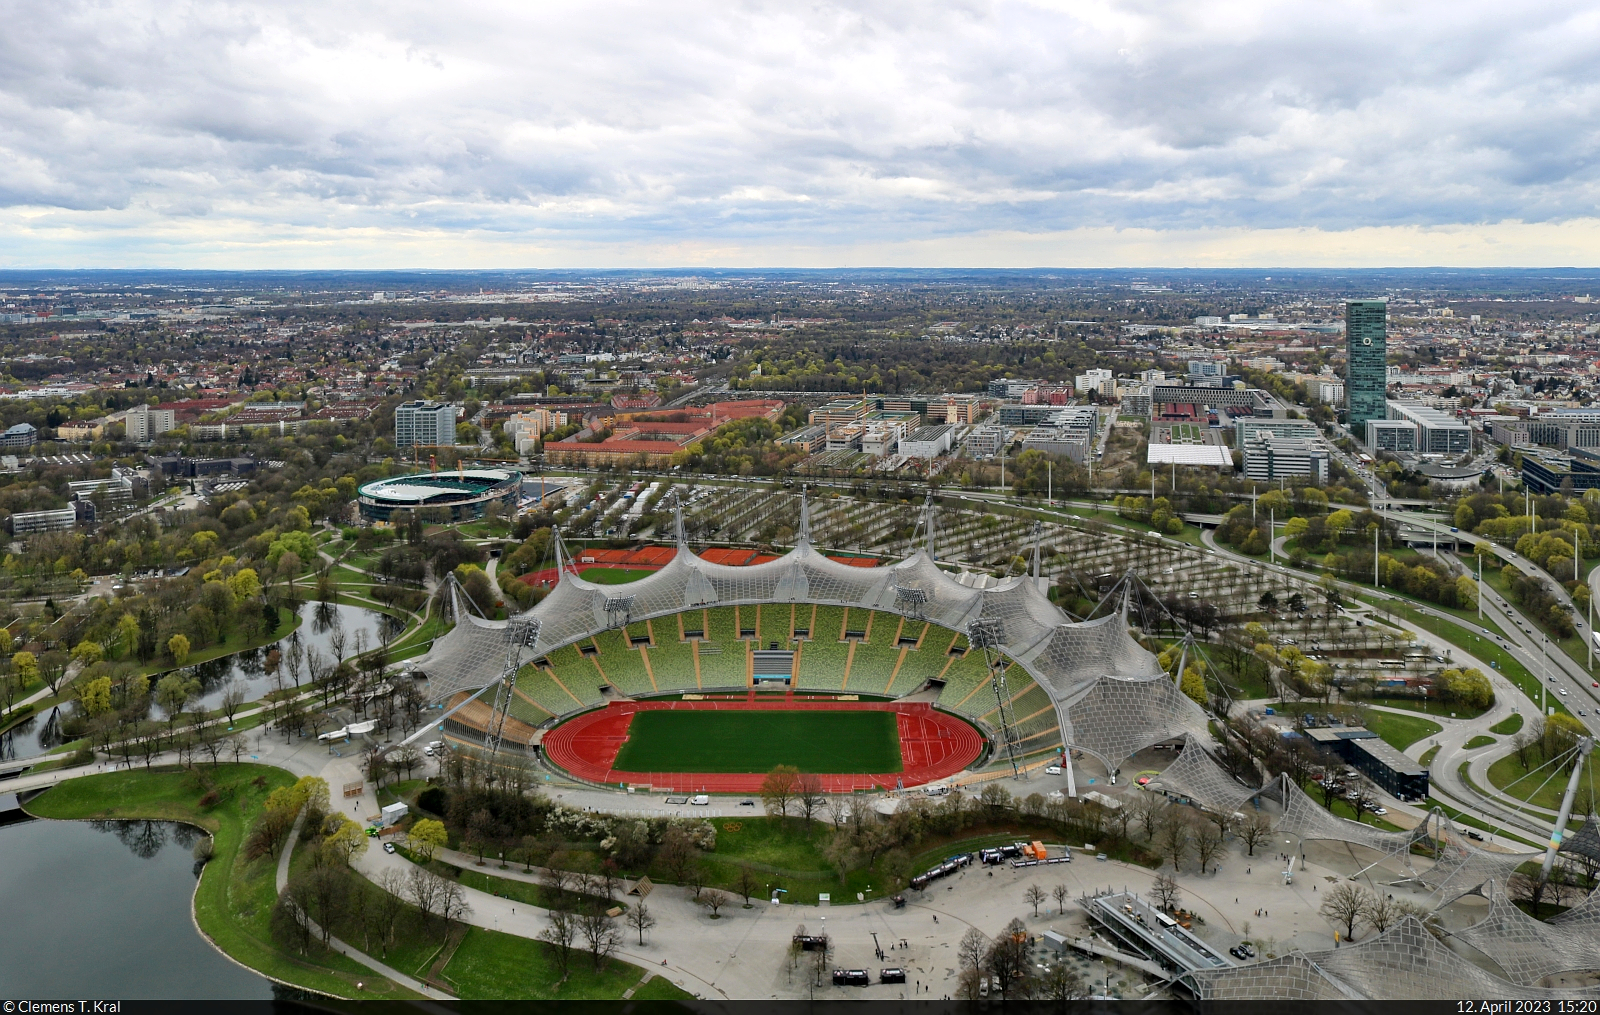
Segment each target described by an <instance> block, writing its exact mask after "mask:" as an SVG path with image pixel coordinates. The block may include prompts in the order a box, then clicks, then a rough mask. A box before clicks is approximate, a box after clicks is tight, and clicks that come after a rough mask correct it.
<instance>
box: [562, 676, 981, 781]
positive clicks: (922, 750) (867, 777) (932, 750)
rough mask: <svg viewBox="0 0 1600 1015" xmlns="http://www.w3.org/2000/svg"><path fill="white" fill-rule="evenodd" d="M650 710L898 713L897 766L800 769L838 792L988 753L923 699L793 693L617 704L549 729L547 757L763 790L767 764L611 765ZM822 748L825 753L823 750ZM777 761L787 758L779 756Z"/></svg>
mask: <svg viewBox="0 0 1600 1015" xmlns="http://www.w3.org/2000/svg"><path fill="white" fill-rule="evenodd" d="M652 711H694V712H706V711H745V712H759V711H776V712H869V711H870V712H891V713H894V716H895V729H896V732H897V733H898V735H899V742H900V771H897V772H895V771H889V772H842V773H841V772H826V771H825V770H823V769H825V768H826V763H823V764H820V765H815V766H813V765H801V766H799V767H800V768H801V770H802V771H806V770H813V771H816V774H817V779H818V780H819V781H820V782H821V783H822V788H823V789H824V790H825V791H827V792H834V793H842V792H848V791H850V790H856V789H868V788H872V787H881V788H884V789H893V788H894V787H895V786H896V785H897V784H900V785H904V786H918V785H921V784H923V783H927V782H932V781H935V780H938V779H942V778H945V777H946V776H950V775H954V774H955V773H957V772H959V771H961V770H962V769H963V768H965V767H966V766H967V765H969V764H971V763H972V761H974V760H975V759H976V758H977V757H978V755H979V753H980V752H981V751H982V750H983V737H982V735H981V734H980V733H979V732H978V731H977V730H976V729H974V728H973V727H972V726H971V725H970V724H969V723H967V722H964V721H963V720H961V719H958V718H956V717H955V716H953V715H949V714H947V713H943V712H939V711H937V710H935V709H934V708H932V707H931V706H930V705H928V704H927V703H926V702H906V703H897V702H892V701H884V702H864V701H863V702H855V701H835V700H827V699H823V700H799V699H795V698H792V697H791V698H785V699H779V700H756V699H754V698H753V697H752V698H750V699H735V700H725V701H624V702H613V703H612V704H610V705H608V706H606V707H605V708H601V709H596V710H594V711H592V712H586V713H584V714H583V715H580V716H577V717H575V718H573V719H571V720H568V721H567V722H565V723H562V724H561V725H560V726H557V727H555V728H554V729H552V730H550V731H549V732H547V733H546V734H545V736H544V743H543V749H544V752H545V755H546V757H548V758H549V760H550V761H552V762H554V763H555V764H556V765H559V766H560V767H562V768H564V769H566V770H567V771H568V772H571V773H572V774H573V775H575V776H577V777H578V778H580V779H587V780H589V781H591V782H604V783H613V784H615V783H632V784H634V785H649V786H652V787H654V788H655V789H657V790H677V791H680V792H707V793H753V792H756V791H757V790H759V789H760V788H761V782H762V780H763V779H764V778H765V776H766V770H767V768H766V767H763V768H762V769H761V770H760V771H749V772H728V771H722V772H692V771H681V772H661V771H654V772H635V771H627V770H622V769H617V768H614V767H613V765H615V764H616V761H617V755H618V754H619V753H620V752H621V751H622V749H623V747H624V745H626V744H627V743H628V738H629V733H630V727H632V725H633V721H634V717H635V716H637V715H638V714H640V713H641V712H652ZM774 718H776V717H774ZM818 718H819V719H821V718H822V717H821V716H818ZM817 725H818V727H819V728H820V729H822V730H826V728H827V725H828V724H827V723H825V722H823V723H818V724H817ZM845 725H849V726H858V725H859V724H845ZM840 732H841V733H843V732H845V731H844V730H841V731H840ZM657 735H658V736H659V734H657ZM817 744H818V746H820V747H823V748H826V746H827V740H826V739H820V740H819V741H818V742H817ZM686 750H687V751H689V752H691V753H692V751H693V746H692V745H689V746H688V747H686ZM752 753H759V751H753V752H752ZM811 753H813V754H815V753H816V752H814V751H813V752H811ZM823 753H824V754H826V753H827V752H826V751H825V750H824V751H823ZM841 753H844V752H841ZM770 760H772V759H771V758H766V759H764V760H763V761H762V765H763V766H765V765H766V761H770ZM796 760H799V759H796ZM779 761H780V762H782V763H787V762H785V761H784V759H781V758H780V759H779ZM724 767H725V766H724Z"/></svg>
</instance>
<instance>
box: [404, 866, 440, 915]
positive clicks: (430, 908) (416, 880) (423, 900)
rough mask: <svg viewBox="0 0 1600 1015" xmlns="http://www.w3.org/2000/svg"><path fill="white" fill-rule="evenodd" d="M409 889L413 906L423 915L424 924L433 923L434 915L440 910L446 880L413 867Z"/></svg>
mask: <svg viewBox="0 0 1600 1015" xmlns="http://www.w3.org/2000/svg"><path fill="white" fill-rule="evenodd" d="M408 887H409V889H410V892H409V894H410V896H411V902H412V904H413V905H415V906H416V907H417V911H418V912H419V913H421V914H422V922H423V923H424V924H428V923H431V922H432V921H433V914H434V913H436V912H438V910H439V904H440V902H441V897H440V892H441V890H442V889H443V888H444V879H443V878H441V877H439V876H438V875H437V874H434V873H432V872H431V871H428V870H425V869H423V868H421V867H413V868H411V875H410V878H409V884H408Z"/></svg>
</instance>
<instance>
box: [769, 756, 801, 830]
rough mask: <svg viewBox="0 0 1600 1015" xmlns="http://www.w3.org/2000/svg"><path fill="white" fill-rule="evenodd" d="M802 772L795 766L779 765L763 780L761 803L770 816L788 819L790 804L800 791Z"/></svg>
mask: <svg viewBox="0 0 1600 1015" xmlns="http://www.w3.org/2000/svg"><path fill="white" fill-rule="evenodd" d="M799 783H800V770H799V769H798V768H796V767H794V766H793V765H778V766H776V767H774V768H773V769H772V771H770V772H768V773H767V776H766V778H765V779H762V780H761V802H762V804H764V805H765V806H766V810H767V813H768V814H771V815H773V816H775V817H780V818H782V817H787V816H788V814H789V804H790V802H791V801H792V800H793V799H794V797H795V794H796V793H797V792H798V790H799Z"/></svg>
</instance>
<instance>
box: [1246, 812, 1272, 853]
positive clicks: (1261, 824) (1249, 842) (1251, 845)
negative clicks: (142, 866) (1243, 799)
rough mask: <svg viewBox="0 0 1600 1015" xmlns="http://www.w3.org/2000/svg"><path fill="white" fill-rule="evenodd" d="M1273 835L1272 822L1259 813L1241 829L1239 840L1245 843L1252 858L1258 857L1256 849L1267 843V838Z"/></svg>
mask: <svg viewBox="0 0 1600 1015" xmlns="http://www.w3.org/2000/svg"><path fill="white" fill-rule="evenodd" d="M1271 834H1272V822H1271V821H1269V820H1267V816H1266V815H1265V814H1262V813H1261V812H1260V811H1257V812H1256V813H1255V814H1254V815H1253V816H1252V817H1251V818H1250V820H1248V821H1246V822H1245V823H1244V826H1243V827H1242V828H1240V829H1239V838H1240V840H1242V841H1243V842H1244V845H1245V849H1246V850H1248V851H1249V855H1250V856H1255V855H1256V847H1257V846H1259V845H1261V844H1262V843H1264V842H1266V841H1267V836H1269V835H1271Z"/></svg>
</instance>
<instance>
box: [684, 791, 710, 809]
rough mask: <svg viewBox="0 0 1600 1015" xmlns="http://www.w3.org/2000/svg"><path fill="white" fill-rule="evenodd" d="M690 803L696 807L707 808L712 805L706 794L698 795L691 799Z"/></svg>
mask: <svg viewBox="0 0 1600 1015" xmlns="http://www.w3.org/2000/svg"><path fill="white" fill-rule="evenodd" d="M689 803H691V804H693V805H694V806H696V807H705V806H707V805H709V804H710V803H711V798H710V797H708V796H706V795H705V794H704V793H699V794H696V795H695V796H692V797H690V798H689Z"/></svg>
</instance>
